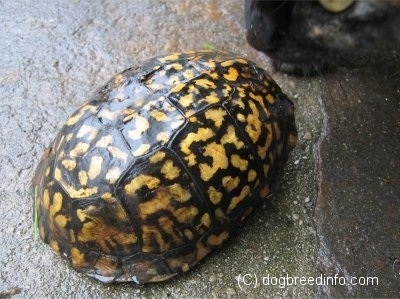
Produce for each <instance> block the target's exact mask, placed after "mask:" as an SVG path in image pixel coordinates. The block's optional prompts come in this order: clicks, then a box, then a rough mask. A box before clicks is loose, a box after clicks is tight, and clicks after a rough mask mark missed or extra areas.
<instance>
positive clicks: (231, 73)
mask: <svg viewBox="0 0 400 299" xmlns="http://www.w3.org/2000/svg"><path fill="white" fill-rule="evenodd" d="M238 76H239V73H238V71H237V69H235V68H234V67H230V68H229V69H228V73H227V74H224V78H225V79H226V80H228V81H236V79H237V78H238Z"/></svg>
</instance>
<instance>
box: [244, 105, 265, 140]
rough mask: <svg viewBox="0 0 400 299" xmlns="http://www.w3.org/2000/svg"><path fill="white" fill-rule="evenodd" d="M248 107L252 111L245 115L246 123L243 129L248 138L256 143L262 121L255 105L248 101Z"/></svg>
mask: <svg viewBox="0 0 400 299" xmlns="http://www.w3.org/2000/svg"><path fill="white" fill-rule="evenodd" d="M249 107H250V109H251V111H252V113H249V114H248V115H247V119H246V121H247V125H246V128H245V130H246V132H247V134H248V135H249V137H250V139H251V140H252V141H253V142H254V143H257V141H258V138H259V137H260V134H261V127H262V123H261V121H260V112H259V111H258V109H257V106H256V105H255V104H254V102H252V101H249Z"/></svg>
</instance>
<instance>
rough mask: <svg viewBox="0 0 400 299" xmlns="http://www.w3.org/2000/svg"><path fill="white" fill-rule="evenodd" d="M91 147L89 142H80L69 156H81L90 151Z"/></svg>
mask: <svg viewBox="0 0 400 299" xmlns="http://www.w3.org/2000/svg"><path fill="white" fill-rule="evenodd" d="M89 147H90V145H89V144H87V143H84V142H78V143H77V144H76V145H75V147H74V148H73V149H72V150H71V151H70V152H69V156H70V157H71V158H75V157H80V156H82V155H83V154H85V153H86V152H87V151H88V149H89Z"/></svg>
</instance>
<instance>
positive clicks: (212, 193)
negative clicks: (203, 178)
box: [207, 186, 223, 205]
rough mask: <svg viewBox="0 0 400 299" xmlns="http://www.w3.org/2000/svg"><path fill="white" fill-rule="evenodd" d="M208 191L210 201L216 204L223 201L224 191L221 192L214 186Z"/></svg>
mask: <svg viewBox="0 0 400 299" xmlns="http://www.w3.org/2000/svg"><path fill="white" fill-rule="evenodd" d="M207 193H208V197H209V198H210V201H211V202H212V203H213V204H214V205H216V204H218V203H219V202H220V201H221V199H222V196H223V194H222V192H219V191H218V190H217V189H215V187H214V186H210V187H208V190H207Z"/></svg>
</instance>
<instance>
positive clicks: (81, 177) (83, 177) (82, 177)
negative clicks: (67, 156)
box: [78, 170, 88, 186]
mask: <svg viewBox="0 0 400 299" xmlns="http://www.w3.org/2000/svg"><path fill="white" fill-rule="evenodd" d="M78 180H79V184H81V185H82V186H86V184H87V181H88V176H87V173H86V171H84V170H80V171H79V172H78Z"/></svg>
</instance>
